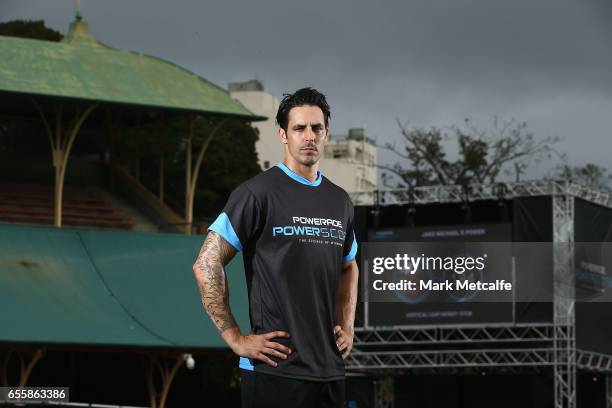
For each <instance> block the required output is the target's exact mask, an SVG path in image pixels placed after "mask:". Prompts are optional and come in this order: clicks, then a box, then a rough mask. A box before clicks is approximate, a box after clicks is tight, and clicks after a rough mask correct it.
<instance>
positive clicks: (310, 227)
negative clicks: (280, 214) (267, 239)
mask: <svg viewBox="0 0 612 408" xmlns="http://www.w3.org/2000/svg"><path fill="white" fill-rule="evenodd" d="M292 218H293V225H278V226H274V227H272V236H273V237H277V236H298V237H304V236H308V237H318V238H334V239H337V240H341V241H344V238H345V237H346V233H345V232H344V229H343V227H342V222H340V221H338V220H333V219H330V218H310V217H292Z"/></svg>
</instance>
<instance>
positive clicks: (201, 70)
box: [0, 0, 612, 174]
mask: <svg viewBox="0 0 612 408" xmlns="http://www.w3.org/2000/svg"><path fill="white" fill-rule="evenodd" d="M82 11H83V14H84V16H85V18H86V19H87V20H88V21H89V23H90V28H91V31H92V32H93V33H94V34H95V35H96V36H97V37H98V38H99V39H100V40H102V41H103V42H105V43H107V44H109V45H113V46H116V47H118V48H127V49H132V50H139V51H143V52H147V53H150V54H154V55H158V56H160V57H163V58H167V59H169V60H172V61H174V62H177V63H179V64H181V65H184V66H186V67H187V68H189V69H191V70H193V71H195V72H197V73H198V74H200V75H202V76H204V77H206V78H208V79H210V80H212V81H214V82H217V83H219V84H221V85H226V83H227V82H228V81H233V80H243V79H249V78H251V77H254V76H257V77H258V78H260V79H261V80H263V82H264V84H265V85H266V88H267V89H268V90H269V91H270V92H272V93H274V94H275V95H277V96H280V95H281V94H282V93H283V92H286V91H289V90H293V89H297V88H299V87H301V86H304V85H313V86H317V87H319V88H320V89H322V90H323V91H324V92H326V93H327V94H328V95H329V98H330V101H331V102H332V108H333V119H334V121H333V126H334V127H335V130H337V133H344V132H345V130H346V128H348V127H350V126H362V125H366V126H367V127H368V129H369V132H370V133H371V134H372V135H373V136H377V137H378V138H379V140H389V139H391V138H392V137H396V136H397V134H398V132H397V126H396V124H395V118H397V117H399V118H401V119H402V120H405V121H410V123H413V124H415V125H420V126H429V125H438V126H443V125H450V124H457V123H461V121H462V120H463V118H465V117H472V118H475V119H476V120H477V121H478V122H479V123H482V124H483V125H486V124H490V123H491V118H492V117H493V116H494V115H498V116H500V117H516V118H517V119H520V120H525V121H527V122H528V124H529V126H530V129H531V130H532V131H533V132H534V133H535V134H536V136H541V137H546V136H560V137H562V138H564V139H565V142H564V143H563V144H561V145H560V146H559V148H560V149H561V150H565V151H567V152H568V153H569V154H570V156H571V157H572V158H573V159H574V161H575V162H584V161H587V160H591V161H596V162H598V163H599V164H602V165H608V156H609V153H610V150H608V149H606V147H607V145H608V143H607V142H606V140H607V139H608V138H609V137H610V136H612V134H611V133H612V132H611V128H612V119H611V118H610V117H611V116H612V115H610V112H612V75H611V74H610V73H611V72H612V23H611V22H612V3H610V2H609V1H607V0H584V1H575V0H529V1H512V0H504V1H502V0H499V1H490V0H478V1H477V0H444V1H441V0H440V1H429V0H412V1H409V2H408V1H400V0H386V1H380V2H375V1H364V0H334V1H323V0H311V1H308V2H305V1H302V2H292V1H286V0H285V1H282V0H275V1H272V0H260V1H256V2H253V1H252V2H249V1H237V0H229V1H224V2H203V1H199V0H198V1H196V0H183V1H181V2H167V1H161V0H155V1H154V0H130V1H129V2H125V1H119V0H106V1H104V2H99V1H91V0H90V1H88V0H83V1H82ZM73 14H74V11H73V5H72V3H71V2H63V3H62V4H59V2H43V1H35V0H2V1H1V2H0V17H1V18H2V19H5V20H6V19H12V18H44V19H45V20H46V21H47V22H48V23H49V24H50V25H51V26H53V27H54V28H56V29H58V30H62V31H65V29H66V28H67V26H68V23H69V21H70V20H71V18H72V16H73ZM534 174H535V173H534Z"/></svg>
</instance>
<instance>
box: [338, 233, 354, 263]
mask: <svg viewBox="0 0 612 408" xmlns="http://www.w3.org/2000/svg"><path fill="white" fill-rule="evenodd" d="M355 255H357V238H355V232H353V242H352V243H351V249H350V250H349V253H348V254H346V255H345V256H344V257H343V258H342V262H351V261H352V260H353V259H355Z"/></svg>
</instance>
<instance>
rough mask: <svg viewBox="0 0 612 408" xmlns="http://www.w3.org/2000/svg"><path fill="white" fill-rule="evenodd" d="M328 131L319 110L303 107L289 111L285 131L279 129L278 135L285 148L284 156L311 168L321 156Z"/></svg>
mask: <svg viewBox="0 0 612 408" xmlns="http://www.w3.org/2000/svg"><path fill="white" fill-rule="evenodd" d="M328 131H329V129H328V128H326V127H325V118H324V117H323V111H321V108H319V107H318V106H311V105H305V106H297V107H295V108H292V109H291V110H290V111H289V123H288V124H287V131H286V132H285V130H284V129H282V128H281V129H279V135H280V137H281V142H282V143H284V144H285V145H286V147H287V150H286V154H289V155H290V156H291V157H292V158H293V159H294V160H295V161H297V162H298V163H300V164H302V165H304V166H312V165H313V164H315V163H317V162H318V161H319V159H320V158H321V155H322V154H323V147H324V145H325V143H326V142H327V134H328Z"/></svg>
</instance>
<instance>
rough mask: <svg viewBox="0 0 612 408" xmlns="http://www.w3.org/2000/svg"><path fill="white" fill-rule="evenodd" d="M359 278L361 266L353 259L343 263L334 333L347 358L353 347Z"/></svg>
mask: <svg viewBox="0 0 612 408" xmlns="http://www.w3.org/2000/svg"><path fill="white" fill-rule="evenodd" d="M358 279H359V268H358V267H357V262H356V261H355V259H353V260H352V261H350V262H345V263H344V264H343V265H342V272H341V274H340V285H339V287H338V299H337V306H336V308H337V310H336V322H337V325H336V326H335V327H334V333H335V334H336V345H337V346H338V350H340V352H341V353H342V358H343V359H345V358H346V357H347V356H348V355H349V353H350V352H351V350H352V349H353V335H354V334H355V308H356V307H357V282H358Z"/></svg>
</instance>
